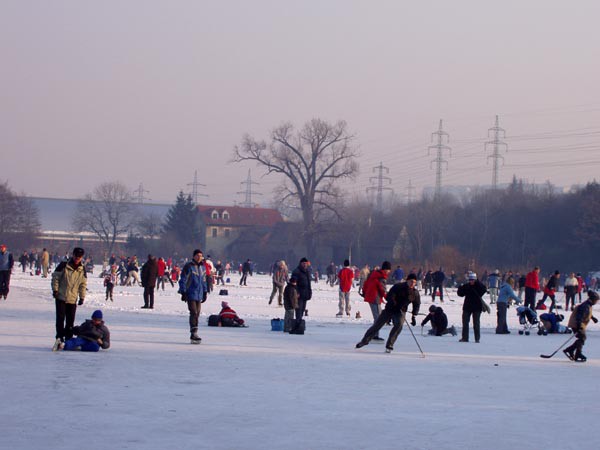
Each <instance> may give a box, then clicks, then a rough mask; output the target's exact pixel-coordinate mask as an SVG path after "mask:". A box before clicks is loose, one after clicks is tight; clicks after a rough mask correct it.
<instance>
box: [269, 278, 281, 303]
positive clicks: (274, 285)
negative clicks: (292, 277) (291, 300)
mask: <svg viewBox="0 0 600 450" xmlns="http://www.w3.org/2000/svg"><path fill="white" fill-rule="evenodd" d="M277 293H278V296H277V304H278V305H283V286H279V285H278V284H277V283H275V282H274V281H273V290H272V291H271V297H269V305H270V304H271V303H272V302H273V298H274V297H275V294H277Z"/></svg>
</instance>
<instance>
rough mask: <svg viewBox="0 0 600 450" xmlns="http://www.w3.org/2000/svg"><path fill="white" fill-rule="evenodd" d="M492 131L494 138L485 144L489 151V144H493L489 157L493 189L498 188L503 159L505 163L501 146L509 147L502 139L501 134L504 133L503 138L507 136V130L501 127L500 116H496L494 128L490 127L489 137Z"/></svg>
mask: <svg viewBox="0 0 600 450" xmlns="http://www.w3.org/2000/svg"><path fill="white" fill-rule="evenodd" d="M490 131H491V132H493V134H494V140H493V141H487V142H486V143H485V144H484V148H485V150H486V151H487V149H488V145H493V150H492V154H491V155H488V157H487V159H488V160H489V159H490V158H492V164H493V167H492V189H497V188H498V169H499V162H500V160H502V162H503V163H504V157H503V156H500V148H501V147H504V149H505V151H506V149H507V148H508V145H507V144H506V143H505V142H502V141H501V140H500V135H502V137H503V138H505V137H506V130H504V128H500V125H499V120H498V116H496V124H495V125H494V126H493V127H492V128H489V129H488V137H490Z"/></svg>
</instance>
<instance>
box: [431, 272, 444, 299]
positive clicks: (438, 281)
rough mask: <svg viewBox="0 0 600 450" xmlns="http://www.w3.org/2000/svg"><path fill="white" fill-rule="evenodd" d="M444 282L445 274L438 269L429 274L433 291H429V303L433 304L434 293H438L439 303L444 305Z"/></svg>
mask: <svg viewBox="0 0 600 450" xmlns="http://www.w3.org/2000/svg"><path fill="white" fill-rule="evenodd" d="M445 280H446V274H445V273H444V271H443V270H442V268H441V267H440V268H439V269H438V270H436V271H435V272H433V274H431V284H432V285H433V290H432V291H431V301H432V302H433V303H435V293H436V291H439V292H440V302H442V303H444V281H445Z"/></svg>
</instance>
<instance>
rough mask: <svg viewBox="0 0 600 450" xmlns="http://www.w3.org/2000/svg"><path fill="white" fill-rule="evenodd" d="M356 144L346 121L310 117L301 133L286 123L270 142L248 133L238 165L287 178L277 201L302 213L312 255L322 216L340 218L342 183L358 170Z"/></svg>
mask: <svg viewBox="0 0 600 450" xmlns="http://www.w3.org/2000/svg"><path fill="white" fill-rule="evenodd" d="M353 141H354V136H353V135H351V134H350V133H349V132H348V130H347V126H346V122H344V121H339V122H337V123H335V124H331V123H329V122H326V121H324V120H321V119H312V120H311V121H309V122H307V123H306V124H305V125H304V127H303V128H302V129H300V130H295V129H294V126H293V125H292V124H291V123H284V124H282V125H280V126H279V127H277V128H275V129H274V130H273V131H272V132H271V135H270V136H269V139H268V141H265V140H257V139H255V138H253V137H252V136H250V135H245V136H244V137H243V139H242V142H241V144H240V145H239V146H236V147H235V148H234V161H236V162H241V161H255V162H256V163H258V165H261V166H263V167H264V168H265V169H266V170H267V173H268V174H270V173H276V174H281V175H283V178H284V179H283V182H282V184H281V186H280V189H279V191H278V192H279V196H280V198H279V199H278V200H279V201H280V202H281V203H283V204H285V203H286V202H290V201H291V202H293V203H294V204H295V205H296V206H298V207H299V208H300V210H301V211H302V219H303V224H304V236H303V237H304V240H305V243H306V250H307V252H308V255H314V254H315V249H316V239H315V238H316V233H318V231H319V229H318V225H319V218H320V217H321V215H322V214H324V213H327V212H328V213H332V214H334V215H338V216H339V214H338V212H337V209H338V205H339V202H340V190H339V186H338V182H339V181H340V180H342V179H344V178H352V177H354V176H355V175H356V173H357V171H358V164H357V162H356V157H357V156H358V153H357V150H356V147H355V146H354V145H353Z"/></svg>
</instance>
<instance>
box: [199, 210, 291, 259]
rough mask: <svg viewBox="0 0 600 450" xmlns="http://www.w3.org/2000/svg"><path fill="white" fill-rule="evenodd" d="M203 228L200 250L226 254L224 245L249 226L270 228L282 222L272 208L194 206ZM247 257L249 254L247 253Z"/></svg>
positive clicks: (251, 227)
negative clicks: (202, 242) (201, 248)
mask: <svg viewBox="0 0 600 450" xmlns="http://www.w3.org/2000/svg"><path fill="white" fill-rule="evenodd" d="M196 208H197V210H198V213H199V215H200V221H201V223H202V228H203V231H204V244H203V245H204V248H205V250H204V253H205V254H212V255H227V254H228V249H227V247H228V246H229V245H230V244H232V243H233V242H234V241H235V240H236V239H238V238H239V237H240V236H241V235H242V234H243V233H244V232H245V231H248V230H250V229H255V230H258V229H262V230H270V229H272V228H273V227H275V226H276V225H277V224H279V223H281V222H283V217H282V216H281V214H280V213H279V211H277V210H276V209H270V208H244V207H241V206H211V205H198V206H197V207H196ZM248 256H249V257H250V255H248Z"/></svg>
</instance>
